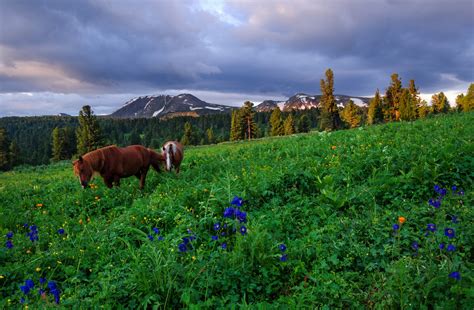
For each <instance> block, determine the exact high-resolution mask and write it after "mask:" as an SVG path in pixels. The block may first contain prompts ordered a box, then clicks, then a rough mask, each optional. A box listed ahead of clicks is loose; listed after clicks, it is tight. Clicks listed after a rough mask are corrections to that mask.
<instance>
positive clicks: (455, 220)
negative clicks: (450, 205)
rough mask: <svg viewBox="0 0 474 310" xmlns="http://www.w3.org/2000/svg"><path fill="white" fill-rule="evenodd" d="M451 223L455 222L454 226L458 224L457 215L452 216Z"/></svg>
mask: <svg viewBox="0 0 474 310" xmlns="http://www.w3.org/2000/svg"><path fill="white" fill-rule="evenodd" d="M451 222H453V223H454V224H457V223H458V217H457V216H456V215H451Z"/></svg>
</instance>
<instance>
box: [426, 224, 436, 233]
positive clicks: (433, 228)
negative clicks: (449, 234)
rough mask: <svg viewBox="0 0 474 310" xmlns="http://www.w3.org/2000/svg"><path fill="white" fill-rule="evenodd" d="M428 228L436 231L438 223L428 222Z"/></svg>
mask: <svg viewBox="0 0 474 310" xmlns="http://www.w3.org/2000/svg"><path fill="white" fill-rule="evenodd" d="M427 229H428V230H429V231H431V232H435V231H436V225H435V224H428V228H427Z"/></svg>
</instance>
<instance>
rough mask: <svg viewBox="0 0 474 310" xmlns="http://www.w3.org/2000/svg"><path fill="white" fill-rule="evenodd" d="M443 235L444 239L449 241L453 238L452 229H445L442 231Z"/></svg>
mask: <svg viewBox="0 0 474 310" xmlns="http://www.w3.org/2000/svg"><path fill="white" fill-rule="evenodd" d="M444 235H445V236H446V237H448V238H449V239H452V238H454V237H455V233H454V229H452V228H446V229H445V230H444Z"/></svg>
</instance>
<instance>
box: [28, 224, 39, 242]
mask: <svg viewBox="0 0 474 310" xmlns="http://www.w3.org/2000/svg"><path fill="white" fill-rule="evenodd" d="M28 236H29V237H30V240H31V242H35V241H38V240H39V238H38V228H37V227H36V225H32V226H30V232H29V233H28Z"/></svg>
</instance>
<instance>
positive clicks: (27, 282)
mask: <svg viewBox="0 0 474 310" xmlns="http://www.w3.org/2000/svg"><path fill="white" fill-rule="evenodd" d="M25 285H26V286H28V287H29V288H30V289H31V288H33V287H35V283H34V282H33V280H31V279H28V280H26V281H25Z"/></svg>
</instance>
